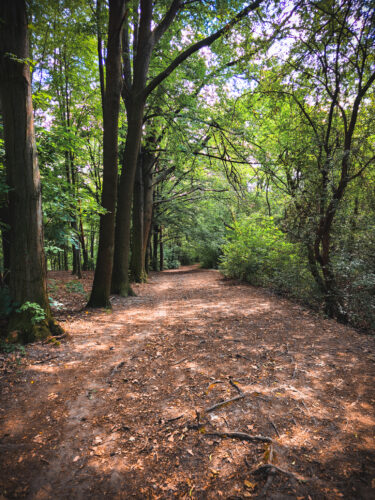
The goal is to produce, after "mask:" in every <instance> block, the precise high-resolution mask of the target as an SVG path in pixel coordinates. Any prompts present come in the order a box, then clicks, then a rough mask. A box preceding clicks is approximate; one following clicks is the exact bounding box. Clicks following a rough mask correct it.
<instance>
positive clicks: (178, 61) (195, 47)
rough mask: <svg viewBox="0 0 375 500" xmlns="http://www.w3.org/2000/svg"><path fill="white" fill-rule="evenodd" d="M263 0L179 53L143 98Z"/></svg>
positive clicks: (153, 81) (248, 7)
mask: <svg viewBox="0 0 375 500" xmlns="http://www.w3.org/2000/svg"><path fill="white" fill-rule="evenodd" d="M262 1H263V0H255V1H254V2H252V3H251V4H250V5H248V6H247V7H245V8H244V9H242V10H241V11H240V12H238V14H237V15H236V16H234V17H233V19H232V20H231V21H229V22H228V23H227V24H226V25H225V26H224V27H223V28H221V29H219V30H218V31H216V32H215V33H213V34H212V35H210V36H208V37H206V38H204V39H203V40H200V41H199V42H196V43H194V44H193V45H191V46H190V47H188V48H187V49H186V50H184V51H183V52H181V53H180V54H179V55H178V56H177V57H176V58H175V59H174V61H172V62H171V64H170V65H169V66H168V67H167V68H166V69H165V70H164V71H162V72H161V73H159V74H158V75H157V76H156V77H155V78H154V79H153V80H151V82H150V83H149V84H148V85H147V87H146V88H145V90H144V92H143V98H144V99H145V98H147V96H148V95H149V94H151V92H152V91H153V90H154V89H155V88H156V87H157V86H158V85H159V84H160V83H161V82H162V81H163V80H165V79H166V78H167V77H168V76H169V75H170V74H171V73H172V72H173V71H174V70H175V69H176V68H177V67H178V66H179V65H180V64H181V63H183V62H184V61H185V60H186V59H187V58H188V57H190V56H191V55H192V54H194V53H195V52H198V50H200V49H202V48H203V47H209V46H210V45H212V44H213V43H214V42H215V41H216V40H217V39H218V38H220V37H221V36H222V35H223V34H224V33H226V32H228V31H229V30H230V29H231V28H232V27H233V26H234V25H235V24H237V23H238V22H239V21H241V19H243V18H244V17H246V16H247V15H248V14H249V13H250V12H252V11H253V10H255V9H257V8H258V7H259V5H260V4H261V3H262Z"/></svg>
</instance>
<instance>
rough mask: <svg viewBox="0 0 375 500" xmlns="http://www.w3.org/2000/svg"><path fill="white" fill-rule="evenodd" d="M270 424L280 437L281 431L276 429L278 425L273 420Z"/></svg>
mask: <svg viewBox="0 0 375 500" xmlns="http://www.w3.org/2000/svg"><path fill="white" fill-rule="evenodd" d="M270 424H271V425H272V427H273V429H274V431H275V432H276V434H277V437H280V434H279V431H278V430H277V427H276V425H275V424H274V423H273V422H272V420H270Z"/></svg>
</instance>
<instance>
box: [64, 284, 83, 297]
mask: <svg viewBox="0 0 375 500" xmlns="http://www.w3.org/2000/svg"><path fill="white" fill-rule="evenodd" d="M65 288H66V289H67V291H68V292H69V293H80V294H81V295H85V296H86V292H85V290H84V288H83V285H82V283H81V282H79V281H78V280H72V281H68V283H65Z"/></svg>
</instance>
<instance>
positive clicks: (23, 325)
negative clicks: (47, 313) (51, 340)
mask: <svg viewBox="0 0 375 500" xmlns="http://www.w3.org/2000/svg"><path fill="white" fill-rule="evenodd" d="M8 332H9V333H8V336H7V340H8V342H12V343H15V342H21V343H23V344H27V343H29V342H34V341H36V340H45V339H47V338H48V337H51V336H56V335H62V334H64V329H63V328H62V327H61V326H60V325H59V324H58V323H57V322H56V321H55V320H54V319H52V318H48V319H45V320H43V321H39V322H38V323H36V324H33V323H32V321H31V317H30V314H29V313H27V312H22V313H20V312H15V313H14V314H13V315H12V316H11V317H10V320H9V325H8Z"/></svg>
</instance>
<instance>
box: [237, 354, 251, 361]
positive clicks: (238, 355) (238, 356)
mask: <svg viewBox="0 0 375 500" xmlns="http://www.w3.org/2000/svg"><path fill="white" fill-rule="evenodd" d="M235 357H236V358H237V359H239V358H243V359H247V361H253V360H252V359H250V358H248V357H247V356H244V355H243V354H238V353H237V354H236V356H235Z"/></svg>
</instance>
